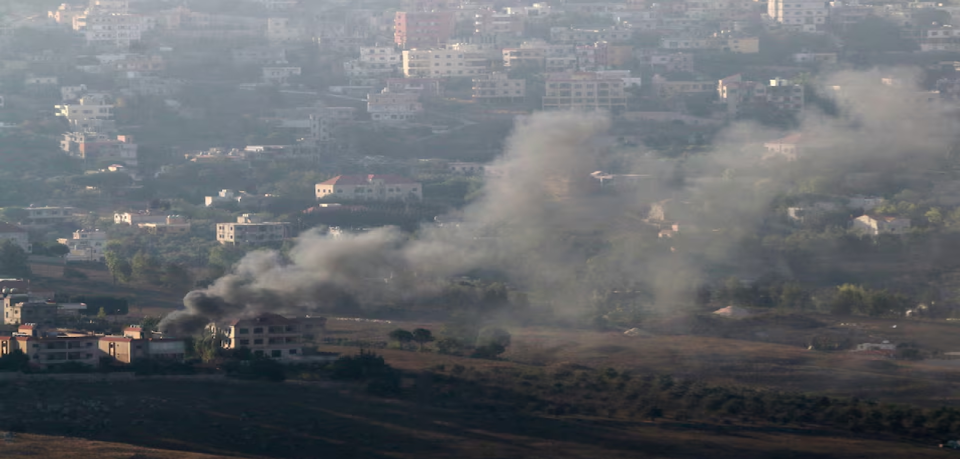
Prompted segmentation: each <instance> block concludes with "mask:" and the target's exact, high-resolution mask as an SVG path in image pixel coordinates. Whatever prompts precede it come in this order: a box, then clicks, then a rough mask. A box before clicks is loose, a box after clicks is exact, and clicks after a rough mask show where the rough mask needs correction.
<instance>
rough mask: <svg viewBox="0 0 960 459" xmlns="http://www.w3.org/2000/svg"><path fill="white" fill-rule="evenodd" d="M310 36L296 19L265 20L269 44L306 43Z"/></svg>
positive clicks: (278, 18) (276, 18) (275, 18)
mask: <svg viewBox="0 0 960 459" xmlns="http://www.w3.org/2000/svg"><path fill="white" fill-rule="evenodd" d="M309 39H310V34H308V33H307V28H306V27H305V26H304V25H303V23H302V22H301V21H300V20H298V18H291V17H272V18H268V19H267V40H269V41H270V43H292V42H298V41H307V40H309Z"/></svg>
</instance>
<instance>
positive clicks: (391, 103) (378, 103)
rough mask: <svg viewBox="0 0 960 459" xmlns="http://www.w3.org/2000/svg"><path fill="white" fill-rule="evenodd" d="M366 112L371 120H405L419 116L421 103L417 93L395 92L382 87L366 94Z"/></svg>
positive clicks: (421, 110) (421, 111)
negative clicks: (379, 90)
mask: <svg viewBox="0 0 960 459" xmlns="http://www.w3.org/2000/svg"><path fill="white" fill-rule="evenodd" d="M367 113H369V114H370V118H371V119H372V120H373V121H383V122H393V121H406V120H411V119H414V118H417V117H418V116H420V114H421V113H423V104H421V103H420V95H419V94H417V93H406V92H403V93H397V92H390V90H389V89H384V90H383V91H381V92H379V93H376V94H367Z"/></svg>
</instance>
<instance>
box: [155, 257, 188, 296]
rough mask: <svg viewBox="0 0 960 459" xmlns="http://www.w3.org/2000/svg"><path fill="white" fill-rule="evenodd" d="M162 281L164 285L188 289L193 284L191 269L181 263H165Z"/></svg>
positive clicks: (177, 288)
mask: <svg viewBox="0 0 960 459" xmlns="http://www.w3.org/2000/svg"><path fill="white" fill-rule="evenodd" d="M160 281H161V282H162V283H163V285H164V286H166V287H168V288H171V289H174V290H188V289H189V288H190V287H191V286H192V285H193V277H192V276H191V275H190V271H188V270H187V268H186V267H185V266H183V265H182V264H179V263H164V264H163V269H162V270H161V273H160Z"/></svg>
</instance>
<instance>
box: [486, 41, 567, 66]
mask: <svg viewBox="0 0 960 459" xmlns="http://www.w3.org/2000/svg"><path fill="white" fill-rule="evenodd" d="M501 53H502V56H503V66H504V67H508V68H515V67H528V68H539V69H542V70H544V71H547V72H562V71H564V70H574V69H575V67H576V62H577V55H576V50H575V48H574V46H573V45H558V44H549V43H546V42H544V41H532V42H524V43H521V44H520V47H519V48H510V47H507V48H503V50H502V51H501ZM548 59H549V60H550V64H549V65H548V64H547V60H548ZM571 66H572V67H571ZM558 67H560V68H559V69H558Z"/></svg>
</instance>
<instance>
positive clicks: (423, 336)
mask: <svg viewBox="0 0 960 459" xmlns="http://www.w3.org/2000/svg"><path fill="white" fill-rule="evenodd" d="M434 339H435V338H434V337H433V332H431V331H430V330H427V329H426V328H418V329H416V330H414V331H413V340H414V341H416V342H417V344H419V345H420V350H421V351H422V350H423V345H424V344H426V343H430V342H432V341H433V340H434Z"/></svg>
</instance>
